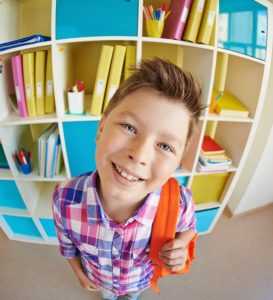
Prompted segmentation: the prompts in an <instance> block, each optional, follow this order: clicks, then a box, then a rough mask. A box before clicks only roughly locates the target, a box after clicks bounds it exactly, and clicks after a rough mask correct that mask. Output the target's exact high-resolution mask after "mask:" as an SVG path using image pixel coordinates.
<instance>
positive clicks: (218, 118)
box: [199, 113, 254, 123]
mask: <svg viewBox="0 0 273 300" xmlns="http://www.w3.org/2000/svg"><path fill="white" fill-rule="evenodd" d="M199 120H201V121H205V120H207V121H221V122H239V123H253V122H254V120H253V118H240V117H227V116H219V115H217V114H212V113H209V114H208V115H207V116H201V117H200V118H199Z"/></svg>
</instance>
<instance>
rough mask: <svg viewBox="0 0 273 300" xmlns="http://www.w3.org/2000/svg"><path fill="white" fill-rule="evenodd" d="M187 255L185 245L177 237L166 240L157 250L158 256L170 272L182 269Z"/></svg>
mask: <svg viewBox="0 0 273 300" xmlns="http://www.w3.org/2000/svg"><path fill="white" fill-rule="evenodd" d="M187 256H188V249H187V246H185V242H184V241H183V240H181V239H178V238H176V239H173V240H172V241H170V242H167V243H166V244H165V245H164V246H163V247H162V248H161V250H160V252H159V258H160V259H161V260H162V261H163V262H164V263H165V265H166V267H167V268H169V269H170V270H171V271H172V272H178V271H180V270H182V269H183V267H184V264H185V262H186V258H187Z"/></svg>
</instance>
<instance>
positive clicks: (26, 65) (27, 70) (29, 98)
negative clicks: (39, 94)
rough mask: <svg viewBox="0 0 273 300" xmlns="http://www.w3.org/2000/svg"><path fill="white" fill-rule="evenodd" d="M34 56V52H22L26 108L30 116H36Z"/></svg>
mask: <svg viewBox="0 0 273 300" xmlns="http://www.w3.org/2000/svg"><path fill="white" fill-rule="evenodd" d="M34 71H35V56H34V52H28V53H23V73H24V83H25V94H26V102H27V110H28V114H29V116H30V117H34V116H36V98H35V76H34Z"/></svg>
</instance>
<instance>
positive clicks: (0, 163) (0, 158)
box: [0, 143, 9, 169]
mask: <svg viewBox="0 0 273 300" xmlns="http://www.w3.org/2000/svg"><path fill="white" fill-rule="evenodd" d="M0 168H2V169H9V164H8V161H7V158H6V155H5V153H4V149H3V146H2V144H1V143H0Z"/></svg>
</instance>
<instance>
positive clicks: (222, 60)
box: [214, 53, 228, 92]
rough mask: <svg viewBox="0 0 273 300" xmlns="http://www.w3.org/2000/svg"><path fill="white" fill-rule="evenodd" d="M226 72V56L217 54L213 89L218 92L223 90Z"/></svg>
mask: <svg viewBox="0 0 273 300" xmlns="http://www.w3.org/2000/svg"><path fill="white" fill-rule="evenodd" d="M227 71H228V54H226V53H219V54H218V56H217V63H216V72H215V81H214V89H215V90H216V91H218V92H223V91H224V90H225V84H226V78H227Z"/></svg>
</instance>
